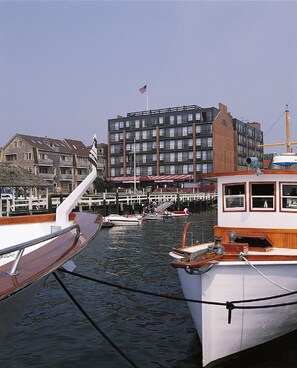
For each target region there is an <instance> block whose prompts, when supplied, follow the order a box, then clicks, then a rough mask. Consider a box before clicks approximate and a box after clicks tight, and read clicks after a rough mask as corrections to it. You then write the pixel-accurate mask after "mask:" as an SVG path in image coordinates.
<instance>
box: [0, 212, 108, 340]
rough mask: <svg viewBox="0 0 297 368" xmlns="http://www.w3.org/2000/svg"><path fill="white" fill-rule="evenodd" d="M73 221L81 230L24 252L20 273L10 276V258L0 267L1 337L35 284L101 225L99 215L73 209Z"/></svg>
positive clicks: (20, 219)
mask: <svg viewBox="0 0 297 368" xmlns="http://www.w3.org/2000/svg"><path fill="white" fill-rule="evenodd" d="M73 217H74V222H75V223H77V224H78V225H79V228H80V234H79V236H76V232H75V231H70V232H68V233H66V234H63V235H61V236H59V237H58V238H55V239H54V240H52V241H50V242H49V243H47V244H46V245H44V246H42V247H40V248H39V249H37V250H35V251H33V252H31V253H28V254H26V255H24V256H23V257H22V259H21V261H20V264H19V267H18V271H19V274H17V275H14V276H11V275H9V274H8V273H7V271H9V270H10V269H11V266H12V262H10V263H7V264H5V265H2V266H1V267H0V312H1V313H0V315H1V317H0V318H1V331H2V332H1V334H0V338H3V337H4V336H5V334H6V332H7V331H6V328H5V326H6V327H7V329H8V328H9V327H10V326H11V325H12V324H13V323H14V321H15V319H16V318H17V316H18V315H19V314H20V312H21V310H22V307H24V306H25V305H26V304H27V303H28V302H29V301H30V300H31V298H32V297H33V296H34V294H35V292H36V291H37V290H38V287H40V286H41V285H42V283H43V282H44V280H45V279H46V278H47V277H48V275H50V274H51V272H53V271H54V270H56V269H57V268H59V267H60V266H61V265H63V264H64V263H65V262H67V261H68V260H70V259H72V258H73V257H74V256H75V255H76V254H78V253H79V252H80V251H82V250H83V249H84V248H85V247H86V246H87V245H88V244H89V243H90V242H91V241H92V240H93V239H94V237H95V236H96V234H97V233H98V232H99V230H100V228H101V225H102V217H101V215H94V214H89V213H76V214H75V215H73ZM53 220H54V215H36V216H20V217H14V218H5V219H4V218H2V219H0V224H3V223H5V224H9V223H14V224H16V223H19V224H21V223H22V224H23V223H30V222H33V223H34V222H35V223H36V222H46V221H53Z"/></svg>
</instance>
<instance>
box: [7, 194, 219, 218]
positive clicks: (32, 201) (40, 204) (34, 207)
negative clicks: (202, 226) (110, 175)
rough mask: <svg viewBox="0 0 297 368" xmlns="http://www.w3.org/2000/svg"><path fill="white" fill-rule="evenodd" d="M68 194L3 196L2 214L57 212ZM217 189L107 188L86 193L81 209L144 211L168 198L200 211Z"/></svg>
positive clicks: (213, 200)
mask: <svg viewBox="0 0 297 368" xmlns="http://www.w3.org/2000/svg"><path fill="white" fill-rule="evenodd" d="M66 197H67V195H63V194H49V195H48V197H41V198H38V197H31V198H27V199H24V198H22V199H18V198H12V199H6V198H5V199H1V200H0V217H2V216H13V215H21V214H28V213H29V214H30V213H49V212H54V211H55V209H56V208H57V206H58V205H59V204H60V203H61V202H62V201H63V200H64V199H65V198H66ZM216 200H217V194H216V193H181V192H163V193H161V192H138V193H120V192H112V193H108V192H104V193H99V194H92V195H88V196H83V197H82V198H81V200H80V201H79V202H78V205H77V208H76V209H77V210H78V211H94V212H99V213H101V214H102V215H103V216H106V215H108V214H110V213H118V214H132V213H142V212H143V210H144V208H145V207H146V208H153V207H155V206H158V205H160V204H162V203H165V202H172V208H173V209H175V210H183V209H184V208H188V209H189V210H190V212H193V213H195V212H199V211H200V210H204V209H208V208H210V207H212V206H214V205H215V204H216Z"/></svg>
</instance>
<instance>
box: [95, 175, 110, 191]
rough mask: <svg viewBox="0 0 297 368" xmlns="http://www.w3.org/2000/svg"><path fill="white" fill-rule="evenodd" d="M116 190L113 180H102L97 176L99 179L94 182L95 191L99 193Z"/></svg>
mask: <svg viewBox="0 0 297 368" xmlns="http://www.w3.org/2000/svg"><path fill="white" fill-rule="evenodd" d="M113 188H114V183H113V182H112V181H111V180H108V179H105V178H100V177H99V176H97V178H96V179H95V181H94V189H95V190H96V191H97V192H98V193H99V192H105V191H106V190H107V191H110V190H111V189H113Z"/></svg>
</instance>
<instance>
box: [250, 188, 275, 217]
mask: <svg viewBox="0 0 297 368" xmlns="http://www.w3.org/2000/svg"><path fill="white" fill-rule="evenodd" d="M250 192H251V210H254V211H260V210H261V211H274V210H275V198H274V193H275V183H252V184H251V190H250Z"/></svg>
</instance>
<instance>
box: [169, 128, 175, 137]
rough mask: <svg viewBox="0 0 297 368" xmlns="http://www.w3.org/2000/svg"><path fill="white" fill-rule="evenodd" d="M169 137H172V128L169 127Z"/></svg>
mask: <svg viewBox="0 0 297 368" xmlns="http://www.w3.org/2000/svg"><path fill="white" fill-rule="evenodd" d="M169 137H174V128H170V129H169Z"/></svg>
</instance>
